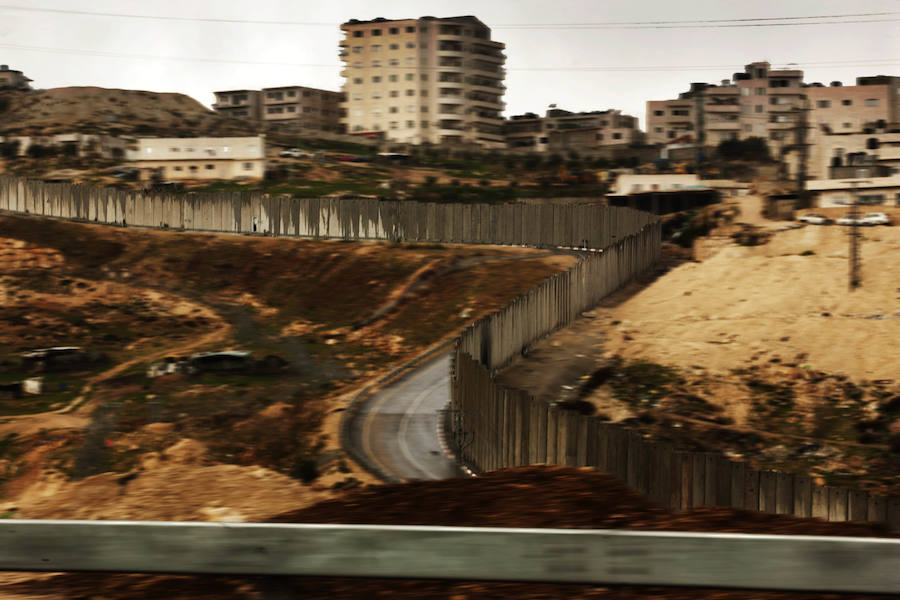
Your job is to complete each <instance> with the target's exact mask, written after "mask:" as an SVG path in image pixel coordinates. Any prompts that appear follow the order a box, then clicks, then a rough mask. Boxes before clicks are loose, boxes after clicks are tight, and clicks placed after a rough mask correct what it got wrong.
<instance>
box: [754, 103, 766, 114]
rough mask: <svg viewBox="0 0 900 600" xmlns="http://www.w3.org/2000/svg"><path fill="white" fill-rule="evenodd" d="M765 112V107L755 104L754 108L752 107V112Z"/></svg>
mask: <svg viewBox="0 0 900 600" xmlns="http://www.w3.org/2000/svg"><path fill="white" fill-rule="evenodd" d="M765 110H766V107H765V106H763V105H762V104H757V105H756V106H754V107H753V112H757V113H761V112H764V111H765Z"/></svg>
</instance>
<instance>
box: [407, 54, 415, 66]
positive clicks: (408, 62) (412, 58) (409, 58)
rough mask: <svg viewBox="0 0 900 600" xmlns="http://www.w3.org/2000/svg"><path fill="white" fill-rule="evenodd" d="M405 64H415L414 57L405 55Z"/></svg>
mask: <svg viewBox="0 0 900 600" xmlns="http://www.w3.org/2000/svg"><path fill="white" fill-rule="evenodd" d="M406 64H408V65H409V66H413V65H414V64H416V59H415V57H412V56H407V57H406Z"/></svg>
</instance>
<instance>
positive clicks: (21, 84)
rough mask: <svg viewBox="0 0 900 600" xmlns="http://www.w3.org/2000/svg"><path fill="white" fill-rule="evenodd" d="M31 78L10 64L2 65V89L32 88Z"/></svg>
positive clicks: (0, 72)
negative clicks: (12, 67)
mask: <svg viewBox="0 0 900 600" xmlns="http://www.w3.org/2000/svg"><path fill="white" fill-rule="evenodd" d="M30 84H31V80H30V79H28V78H27V77H25V74H24V73H22V71H14V70H12V69H10V68H9V65H0V90H3V89H13V90H30V89H31V85H30Z"/></svg>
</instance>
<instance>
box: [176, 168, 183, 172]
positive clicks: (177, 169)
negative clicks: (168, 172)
mask: <svg viewBox="0 0 900 600" xmlns="http://www.w3.org/2000/svg"><path fill="white" fill-rule="evenodd" d="M175 170H176V171H181V170H183V169H182V168H181V167H175Z"/></svg>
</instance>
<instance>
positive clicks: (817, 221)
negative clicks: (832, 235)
mask: <svg viewBox="0 0 900 600" xmlns="http://www.w3.org/2000/svg"><path fill="white" fill-rule="evenodd" d="M797 220H798V221H802V222H803V223H810V224H812V225H831V224H832V223H834V221H833V220H831V219H829V218H828V217H826V216H825V215H820V214H819V213H806V214H805V215H801V216H799V217H797Z"/></svg>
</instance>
